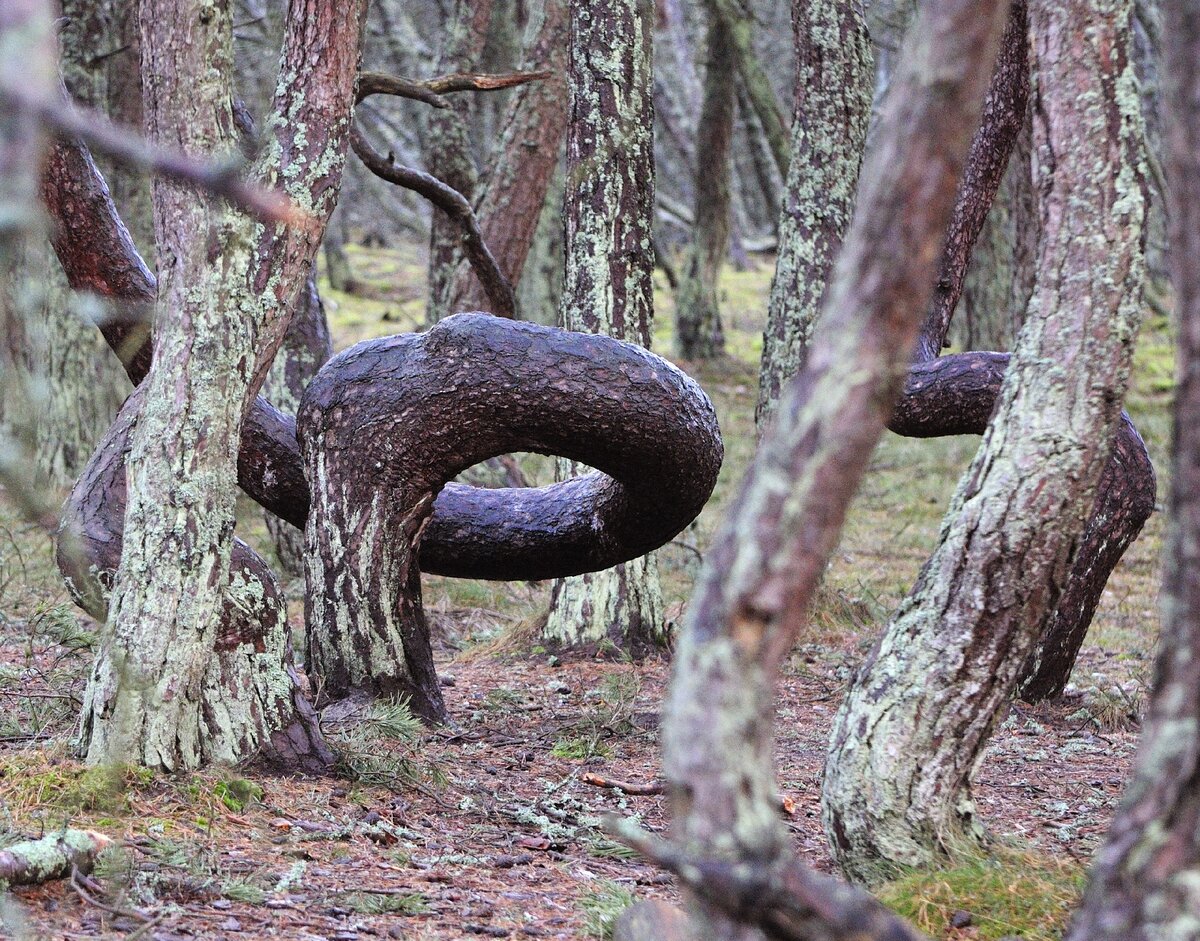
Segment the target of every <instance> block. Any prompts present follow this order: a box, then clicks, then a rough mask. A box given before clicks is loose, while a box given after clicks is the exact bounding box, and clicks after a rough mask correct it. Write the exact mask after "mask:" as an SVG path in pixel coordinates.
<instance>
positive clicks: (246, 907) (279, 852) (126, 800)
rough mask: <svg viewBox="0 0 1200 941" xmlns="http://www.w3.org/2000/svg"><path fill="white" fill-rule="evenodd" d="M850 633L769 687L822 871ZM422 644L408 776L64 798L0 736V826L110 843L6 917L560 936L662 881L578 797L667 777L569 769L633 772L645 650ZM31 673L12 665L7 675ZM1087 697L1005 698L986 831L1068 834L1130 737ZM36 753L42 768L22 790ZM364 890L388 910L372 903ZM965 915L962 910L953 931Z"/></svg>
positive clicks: (268, 932) (1087, 821)
mask: <svg viewBox="0 0 1200 941" xmlns="http://www.w3.org/2000/svg"><path fill="white" fill-rule="evenodd" d="M861 646H862V645H861V643H853V642H849V643H847V644H846V645H845V649H839V648H834V647H817V646H813V647H811V648H804V649H802V650H800V651H799V652H798V653H797V654H796V655H795V656H794V657H793V660H792V664H791V668H790V669H789V670H788V672H787V673H786V675H785V676H784V679H783V682H782V685H781V689H780V695H779V713H778V717H779V721H778V735H779V739H778V746H777V756H778V762H779V780H780V790H781V794H782V795H783V796H784V797H785V798H789V799H790V801H785V802H784V803H785V804H786V805H787V807H788V810H789V811H790V812H785V811H784V810H782V809H781V817H783V819H784V822H785V824H786V826H787V827H788V829H789V830H790V831H791V833H792V834H793V837H794V841H795V846H796V848H797V849H798V851H799V852H800V853H801V854H802V855H803V856H804V857H805V858H806V859H807V860H808V861H809V862H810V863H811V864H813V865H814V866H816V867H817V868H819V869H822V870H829V869H830V868H831V864H830V859H829V856H828V853H827V851H826V849H825V844H824V837H823V834H822V830H821V826H820V810H819V793H820V791H819V788H820V777H821V768H822V762H823V758H824V752H825V742H826V736H827V734H828V729H829V725H830V722H831V720H832V716H833V713H834V710H835V709H836V708H837V705H838V702H839V700H840V698H841V693H842V689H843V685H844V681H845V677H846V676H847V675H848V671H849V668H850V665H851V664H852V663H853V662H854V661H855V660H856V659H857V658H858V657H859V656H861V650H860V648H861ZM56 650H58V653H55V651H56ZM31 653H32V654H33V657H32V659H30V657H29V654H31ZM3 655H4V656H3V661H4V662H6V663H7V664H8V665H9V666H10V667H12V668H19V669H24V670H25V671H26V675H27V676H28V677H41V678H43V679H44V678H46V677H49V676H52V675H53V669H52V667H51V664H50V663H49V662H45V658H47V657H51V656H58V657H60V658H61V656H62V654H61V650H60V649H59V648H56V647H54V646H47V647H46V648H44V649H34V650H31V648H29V647H28V646H23V645H21V644H17V643H16V642H12V643H9V644H7V645H6V646H5V647H4V648H3ZM1088 655H1089V656H1102V655H1099V654H1096V652H1095V651H1091V650H1089V654H1088ZM439 666H440V671H441V673H442V676H443V682H444V684H445V689H444V692H445V694H446V700H447V705H448V706H449V708H450V711H451V714H452V715H453V716H454V717H455V719H456V723H457V724H455V725H453V726H450V727H445V728H441V729H437V730H434V731H431V732H428V733H427V734H425V735H424V737H423V740H422V741H420V742H419V743H414V744H412V745H409V746H403V747H404V748H407V749H408V750H409V758H410V759H411V760H412V761H413V762H415V763H416V765H417V772H416V773H417V778H418V783H417V785H416V786H412V785H405V784H402V783H397V784H396V785H395V786H393V787H383V786H371V785H367V784H363V783H357V782H354V781H351V780H346V779H341V778H335V777H331V778H326V779H311V778H283V777H272V776H267V775H263V774H260V773H255V772H253V771H248V770H245V769H240V770H237V771H233V770H232V769H227V770H226V771H225V772H224V773H222V772H221V771H219V770H218V771H216V772H213V773H206V774H205V775H192V776H181V777H180V778H178V779H170V778H166V779H163V778H159V779H151V778H149V777H146V778H144V779H135V780H133V781H129V780H128V779H127V786H126V787H125V789H124V791H123V793H118V794H116V795H115V801H116V807H115V808H114V807H113V806H112V800H113V799H114V798H113V797H112V796H110V797H109V798H107V799H105V800H101V801H100V802H99V805H98V806H91V807H88V806H87V801H86V800H85V801H83V804H84V806H83V807H82V808H80V807H79V806H78V804H79V802H78V801H76V805H75V806H74V807H71V800H70V799H69V797H68V798H64V796H63V793H60V792H57V791H56V790H55V786H54V784H53V783H52V782H56V781H58V780H59V778H65V779H68V780H70V779H72V778H74V779H75V780H77V781H78V780H79V774H80V771H81V769H80V768H79V766H78V765H76V764H75V763H74V762H73V761H72V760H70V759H69V758H68V757H67V755H68V751H67V748H66V746H65V744H64V743H65V734H64V731H65V730H63V729H61V728H60V729H59V730H58V733H57V736H56V737H55V738H54V739H53V740H50V741H48V742H36V741H35V742H8V743H5V744H4V745H3V746H0V747H2V750H0V804H3V805H4V807H5V809H6V810H7V811H8V813H9V815H10V816H11V818H12V819H11V820H10V821H9V825H10V827H11V828H12V829H16V830H19V831H21V832H23V833H25V834H26V835H29V836H36V835H38V832H39V830H42V829H44V830H46V831H49V830H53V829H54V828H55V827H58V826H61V825H62V824H63V823H64V822H66V821H67V820H69V821H70V823H71V824H72V825H74V826H93V827H96V828H97V829H100V830H103V831H105V832H107V833H109V834H110V835H112V836H116V837H118V838H120V839H121V841H122V843H123V845H124V847H125V850H124V856H121V855H120V854H118V856H117V858H116V860H115V862H114V861H113V860H108V861H107V862H106V863H105V865H104V866H103V867H102V875H101V876H99V877H95V878H92V879H84V880H83V881H82V882H81V884H80V885H79V887H74V886H72V885H70V884H68V882H66V881H59V882H54V883H50V884H47V885H43V886H38V887H32V888H24V889H18V890H15V891H14V892H13V893H12V896H11V897H12V898H15V899H16V902H17V905H15V906H14V905H9V906H8V908H7V910H6V912H5V913H4V914H5V918H6V923H7V925H8V927H9V930H10V931H11V932H13V933H14V935H17V936H24V937H33V938H94V937H102V936H110V935H111V936H120V935H125V936H127V937H133V936H135V935H136V936H138V937H146V938H158V939H163V941H167V939H174V938H188V939H197V938H226V937H228V938H236V937H247V938H249V937H280V938H296V939H330V941H352V939H356V938H364V939H367V938H411V939H420V938H468V937H498V938H520V937H539V938H540V937H544V938H579V937H585V936H588V935H589V934H593V935H594V934H596V933H597V932H598V931H599V930H601V929H600V928H599V927H598V925H597V924H596V922H595V917H593V920H592V921H591V922H589V917H588V912H589V909H601V910H607V908H611V907H612V906H613V905H615V906H616V907H617V908H619V907H620V905H621V904H623V902H622V899H621V890H622V889H623V890H626V891H628V892H629V893H632V894H633V895H635V896H636V897H638V898H660V899H666V900H669V901H676V900H677V899H678V894H677V892H676V891H675V889H674V888H673V886H672V883H671V880H670V879H669V878H668V877H666V876H664V875H663V874H662V873H660V872H658V871H656V870H655V869H654V868H653V867H652V866H649V865H646V864H644V863H642V862H641V861H640V860H638V859H635V858H628V854H627V853H626V852H624V851H623V849H622V848H621V847H619V846H617V845H616V844H614V843H612V842H611V841H609V840H608V839H607V838H606V837H605V836H604V834H603V831H602V830H601V829H599V827H598V823H599V819H598V818H601V817H603V815H604V814H609V813H614V814H621V815H636V816H637V817H638V818H639V819H640V820H641V821H642V823H643V824H644V825H645V826H646V827H647V828H649V829H651V830H656V831H658V830H663V829H665V828H666V827H667V825H668V806H667V799H666V798H665V797H664V796H662V795H646V796H629V795H625V794H624V793H623V792H621V791H619V790H614V789H609V788H605V787H598V786H595V785H594V784H590V783H587V782H588V780H589V779H588V777H587V776H589V775H592V776H598V777H600V778H602V779H606V780H608V781H617V782H630V783H633V784H649V783H653V782H655V781H656V780H657V778H658V769H659V755H658V746H657V727H658V721H659V704H660V703H661V701H662V699H663V693H664V690H665V684H666V682H667V680H668V673H669V665H668V663H667V662H666V661H665V660H650V661H646V662H643V663H640V664H627V663H614V662H611V661H584V662H570V661H568V662H565V663H558V662H557V661H555V660H554V659H553V658H550V657H548V656H546V655H531V656H526V657H519V658H513V657H507V658H488V657H476V658H467V659H465V660H460V661H454V660H449V661H448V660H447V658H446V657H445V656H444V655H443V658H442V662H441V663H440V664H439ZM37 692H38V690H37V689H35V688H26V689H25V690H24V692H23V695H24V696H26V697H29V696H30V695H31V694H33V693H37ZM42 692H44V693H45V694H46V695H47V696H54V695H62V691H61V690H58V691H57V692H56V691H55V690H52V689H48V688H47V689H44V690H42ZM28 701H30V702H36V701H37V698H36V697H34V698H33V699H30V700H28ZM68 705H70V704H69V703H68ZM1097 712H1098V711H1097V709H1096V708H1095V707H1094V704H1091V706H1090V707H1089V706H1087V705H1086V704H1083V703H1082V701H1081V699H1080V697H1079V696H1078V695H1076V696H1074V697H1069V698H1068V699H1067V700H1066V701H1064V702H1062V703H1058V704H1054V705H1049V706H1041V707H1038V708H1036V709H1035V708H1031V707H1027V706H1023V705H1018V706H1016V707H1014V709H1013V710H1012V712H1011V714H1010V715H1009V717H1008V718H1007V719H1006V721H1005V722H1004V723H1003V725H1002V727H1001V729H1000V730H999V731H998V733H997V735H996V737H995V740H994V744H993V745H992V748H991V750H990V752H989V755H988V758H987V761H986V762H985V764H984V766H983V768H982V769H981V773H980V776H979V785H978V787H977V790H976V796H977V802H978V804H979V807H980V810H981V813H982V815H983V817H984V819H985V821H986V823H987V825H988V826H989V828H990V830H991V831H992V832H993V833H994V834H995V835H996V836H997V837H998V838H1002V839H1005V840H1017V841H1020V842H1025V843H1030V844H1034V845H1037V846H1040V847H1042V848H1044V849H1045V850H1046V851H1048V852H1053V853H1067V854H1070V855H1072V856H1076V857H1078V858H1080V859H1081V860H1085V859H1086V858H1087V857H1088V856H1090V854H1091V852H1092V850H1093V849H1094V847H1095V846H1096V844H1097V841H1098V840H1099V838H1100V837H1101V836H1102V835H1103V832H1104V829H1105V827H1106V825H1107V823H1108V820H1109V819H1110V817H1111V814H1112V811H1113V808H1114V804H1115V801H1116V800H1117V798H1118V797H1119V794H1120V791H1121V787H1122V783H1123V781H1124V779H1125V775H1126V772H1127V770H1128V766H1129V763H1130V759H1131V755H1132V751H1133V748H1134V744H1135V738H1136V733H1135V731H1134V730H1133V729H1132V728H1131V727H1126V728H1119V729H1104V728H1102V727H1101V725H1100V723H1099V721H1098V719H1097ZM1118 718H1119V717H1118ZM1127 726H1131V723H1127ZM589 753H591V754H590V757H588V754H589ZM39 774H40V775H42V777H43V778H45V780H46V782H47V783H46V784H45V786H39V787H40V790H38V791H37V793H35V794H32V795H31V794H30V793H29V790H30V786H31V782H34V781H40V780H41V779H39V778H37V777H36V776H37V775H39ZM242 778H245V779H249V780H251V781H253V782H254V783H257V784H258V785H260V786H261V788H262V793H261V795H260V796H257V797H251V798H250V799H248V800H247V801H246V803H245V805H244V806H240V807H239V809H237V810H234V809H232V808H231V807H230V806H227V805H226V803H225V802H224V801H222V800H221V799H219V795H221V794H223V793H226V792H227V791H228V789H229V788H230V787H231V786H232V784H231V782H236V781H239V780H241V779H242ZM438 779H444V783H437V780H438ZM223 783H224V787H223ZM66 792H67V794H68V795H69V793H70V789H69V787H68V788H67V790H66ZM235 806H236V804H235ZM64 808H66V809H64ZM614 899H615V901H613V900H614ZM625 901H627V899H625ZM606 903H607V908H606ZM383 907H402V908H403V909H404V911H398V912H397V911H392V912H386V913H379V910H380V908H383ZM409 911H411V912H412V913H405V912H409ZM372 912H375V913H372ZM970 936H971V934H970V929H968V930H967V932H965V933H956V934H955V937H961V938H967V937H970Z"/></svg>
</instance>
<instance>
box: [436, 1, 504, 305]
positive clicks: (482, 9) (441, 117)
mask: <svg viewBox="0 0 1200 941" xmlns="http://www.w3.org/2000/svg"><path fill="white" fill-rule="evenodd" d="M491 15H492V0H455V3H454V5H453V7H452V9H451V12H450V15H449V17H448V18H447V21H446V24H445V39H444V41H443V44H442V50H441V53H440V54H439V56H438V60H437V73H438V74H439V75H440V74H443V73H446V72H474V71H475V69H476V66H478V64H479V57H480V56H481V55H482V54H483V46H484V43H485V42H486V40H487V28H488V21H489V20H490V19H491ZM470 107H471V99H470V98H468V97H465V96H460V97H457V98H455V99H454V100H453V101H452V102H451V106H450V107H449V108H433V109H431V110H430V111H429V113H428V114H427V115H426V117H425V135H424V142H423V146H422V151H423V156H424V159H425V166H426V168H427V169H428V170H429V172H431V173H433V174H435V175H436V176H437V178H438V179H440V180H441V181H442V182H444V183H446V184H448V185H449V186H451V187H453V188H454V189H456V190H457V191H458V192H460V193H462V195H463V196H464V197H466V199H467V201H468V202H470V203H474V202H475V188H476V184H477V183H478V180H479V173H478V171H477V170H476V169H475V161H474V160H473V158H472V156H471V142H470V138H469V135H468V131H467V118H468V114H469V111H470ZM460 241H461V231H460V228H459V225H458V222H457V221H456V220H454V219H452V218H450V217H449V216H448V215H446V214H445V213H444V212H442V211H441V210H438V209H436V208H435V209H434V211H433V217H432V219H431V220H430V223H429V301H428V306H427V308H426V312H425V319H426V322H428V323H430V324H435V323H437V322H438V321H439V320H441V319H442V318H443V317H446V316H447V315H449V314H452V313H454V312H455V311H454V310H453V309H452V308H451V306H450V301H451V295H450V292H451V288H452V282H453V278H454V269H455V267H456V266H457V264H458V262H459V261H460V260H461V258H462V251H461V249H460V248H459V243H460Z"/></svg>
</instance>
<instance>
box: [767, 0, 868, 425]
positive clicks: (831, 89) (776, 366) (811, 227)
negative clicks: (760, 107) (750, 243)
mask: <svg viewBox="0 0 1200 941" xmlns="http://www.w3.org/2000/svg"><path fill="white" fill-rule="evenodd" d="M792 33H793V40H794V42H795V46H796V90H795V109H794V113H793V117H792V154H791V159H790V162H789V169H788V178H787V187H786V190H785V194H784V200H783V207H782V210H781V212H780V217H779V252H778V257H777V260H776V263H775V277H774V280H773V281H772V282H771V297H770V301H769V304H768V307H767V326H766V329H765V330H764V332H763V354H762V366H761V368H760V371H759V385H758V408H757V413H756V417H757V419H758V423H759V426H760V427H762V426H764V425H765V424H766V422H767V421H768V420H769V419H770V417H771V415H772V413H773V412H774V410H775V406H776V405H777V404H778V401H779V395H780V392H781V390H782V389H783V387H784V386H785V385H786V383H787V382H788V380H790V379H791V377H792V376H794V375H796V373H797V372H799V370H800V367H801V365H802V363H803V360H804V351H805V350H806V349H807V348H808V344H809V342H810V340H811V337H812V331H813V325H814V323H815V321H816V317H817V312H818V311H819V310H820V308H821V301H822V299H823V297H824V295H825V285H826V282H827V281H828V279H829V272H830V270H831V269H832V267H833V262H834V259H835V258H836V257H837V253H838V251H839V250H840V249H841V244H842V235H843V234H844V233H845V231H846V227H847V226H848V225H849V224H850V217H851V214H852V213H853V210H854V197H855V191H856V189H857V187H858V170H859V165H860V164H861V163H862V154H863V147H864V145H865V142H866V135H867V122H868V120H869V119H870V116H871V89H872V81H873V78H874V71H873V69H872V62H871V46H870V40H869V37H868V35H867V30H866V23H865V22H864V20H863V14H862V10H861V7H860V6H859V4H858V3H857V2H854V0H820V2H813V3H808V2H803V0H796V2H793V4H792Z"/></svg>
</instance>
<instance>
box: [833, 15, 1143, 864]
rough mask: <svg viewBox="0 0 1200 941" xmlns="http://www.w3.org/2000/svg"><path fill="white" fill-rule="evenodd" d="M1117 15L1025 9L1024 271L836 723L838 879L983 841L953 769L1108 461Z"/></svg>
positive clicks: (972, 753) (1016, 654) (1124, 250)
mask: <svg viewBox="0 0 1200 941" xmlns="http://www.w3.org/2000/svg"><path fill="white" fill-rule="evenodd" d="M1130 12H1131V3H1130V2H1129V0H1071V2H1067V3H1059V2H1053V3H1051V2H1049V0H1035V2H1033V3H1031V4H1030V33H1031V35H1032V36H1033V37H1034V43H1033V45H1034V53H1035V55H1034V58H1035V63H1036V72H1035V75H1036V83H1037V87H1036V94H1035V95H1034V96H1033V99H1034V101H1035V102H1036V105H1035V115H1034V142H1035V146H1036V147H1037V153H1038V155H1039V159H1040V160H1041V162H1042V164H1043V166H1045V168H1046V170H1045V172H1046V173H1047V174H1048V176H1047V183H1046V185H1044V186H1042V187H1041V188H1040V191H1041V199H1042V202H1041V216H1042V218H1043V219H1044V220H1046V229H1045V232H1044V233H1043V239H1042V246H1041V255H1040V258H1039V264H1038V275H1039V280H1038V284H1037V287H1036V289H1035V293H1034V297H1033V301H1032V303H1031V305H1030V310H1029V313H1028V315H1027V318H1026V322H1025V326H1024V328H1023V329H1022V333H1021V336H1020V338H1019V339H1018V342H1017V348H1016V350H1015V352H1014V354H1013V357H1012V359H1011V360H1010V362H1009V365H1008V371H1007V373H1006V375H1005V380H1004V384H1003V386H1002V388H1001V393H1000V400H999V403H998V405H997V407H996V411H995V413H994V415H993V417H992V421H991V424H990V425H989V427H988V431H987V433H986V434H985V435H984V438H983V441H982V443H981V445H980V448H979V451H978V453H977V455H976V457H975V460H974V462H973V463H972V465H971V467H970V468H969V469H968V470H967V472H966V473H965V474H964V476H963V478H962V480H961V481H960V483H959V488H958V491H957V493H956V494H955V497H954V500H953V501H952V504H951V507H950V509H949V511H948V512H947V515H946V518H945V522H944V524H943V527H942V532H941V536H940V540H939V543H938V546H937V548H936V549H935V550H934V553H933V556H932V557H931V558H930V560H929V561H928V562H927V563H926V565H925V567H924V568H923V569H922V571H921V575H920V577H919V578H918V581H917V583H916V585H915V586H914V588H913V590H912V592H911V593H910V595H909V597H908V598H907V599H906V600H905V602H904V603H903V604H902V605H901V607H900V609H899V611H898V612H897V613H896V615H895V616H894V617H893V619H892V621H891V623H890V624H889V625H888V627H887V629H886V631H885V633H884V635H883V637H882V639H881V640H880V641H879V643H878V645H877V646H876V648H875V650H874V651H873V652H872V653H871V655H870V656H869V657H868V659H867V662H866V663H865V664H864V665H863V667H862V668H861V670H860V672H859V674H858V676H857V677H856V679H855V681H854V683H853V684H852V686H851V689H850V691H849V693H848V695H847V697H846V700H845V702H844V703H843V705H842V707H841V709H840V710H839V712H838V716H837V718H836V720H835V727H834V732H833V739H832V744H831V746H830V752H829V756H828V760H827V763H826V769H825V784H824V789H823V795H822V796H823V811H824V818H825V823H826V828H827V832H828V833H829V835H830V840H831V843H832V846H833V850H834V853H835V855H836V857H837V859H838V862H839V864H840V865H841V866H842V868H843V870H845V871H846V873H847V874H849V875H850V876H851V877H853V878H856V879H863V880H870V879H872V878H876V877H878V876H879V875H880V873H881V871H886V869H887V867H888V866H894V865H927V864H929V863H931V862H933V861H934V860H935V859H936V858H937V855H938V854H939V853H942V852H953V851H954V850H955V849H956V848H958V847H959V846H960V844H964V843H966V844H970V843H973V842H976V841H978V840H979V839H980V838H981V837H982V831H981V828H980V825H979V822H978V820H977V819H976V816H975V812H974V807H973V806H972V804H971V800H970V783H971V776H972V774H973V772H974V770H975V767H976V765H977V764H978V761H979V758H980V755H981V754H982V750H983V747H984V745H985V744H986V742H987V740H988V737H989V735H990V734H991V731H992V729H993V728H994V726H995V724H996V723H997V722H998V721H999V719H1000V718H1001V717H1002V716H1003V714H1004V709H1005V707H1006V706H1007V705H1008V703H1009V701H1010V699H1011V697H1012V695H1013V693H1014V691H1015V688H1016V684H1017V682H1018V680H1019V678H1020V675H1021V671H1022V669H1023V667H1024V665H1025V660H1026V658H1027V657H1028V656H1029V654H1030V653H1031V651H1032V650H1033V648H1034V645H1035V643H1036V641H1037V639H1038V634H1039V631H1040V626H1041V624H1042V623H1043V617H1044V615H1045V614H1046V612H1050V611H1053V609H1054V603H1055V601H1056V599H1057V597H1058V594H1059V592H1060V591H1061V589H1062V586H1063V584H1064V583H1065V581H1066V577H1067V574H1068V572H1069V571H1070V564H1071V558H1072V554H1073V552H1074V550H1075V546H1076V543H1077V541H1078V540H1079V538H1080V536H1081V534H1082V533H1083V530H1084V524H1085V522H1086V520H1087V518H1088V514H1089V511H1090V510H1091V508H1092V505H1093V503H1094V499H1095V494H1096V487H1097V484H1098V482H1099V480H1100V475H1101V472H1102V470H1103V468H1104V466H1105V464H1106V462H1107V461H1108V458H1109V452H1110V447H1111V442H1112V440H1113V434H1114V432H1115V431H1116V428H1117V422H1118V420H1119V417H1120V403H1121V400H1122V398H1123V396H1124V391H1125V385H1126V382H1127V379H1128V370H1129V363H1130V358H1131V355H1132V349H1133V342H1134V339H1135V337H1136V335H1137V327H1138V323H1139V320H1140V304H1141V284H1142V250H1141V239H1142V226H1143V223H1144V214H1145V200H1144V193H1143V181H1142V178H1141V174H1140V167H1141V147H1142V135H1141V119H1140V113H1139V111H1138V108H1137V96H1136V94H1135V91H1136V82H1135V80H1134V78H1133V73H1132V70H1131V68H1130V65H1129V60H1128V40H1129V16H1130ZM1081 89H1086V91H1087V93H1086V94H1081V93H1080V90H1081ZM1051 154H1053V155H1054V159H1053V162H1052V163H1048V162H1047V161H1048V160H1049V158H1050V155H1051ZM1081 231H1088V232H1093V233H1095V234H1094V235H1092V236H1090V237H1089V238H1088V239H1086V240H1084V239H1081V238H1080V237H1079V235H1078V233H1079V232H1081ZM939 287H940V286H939Z"/></svg>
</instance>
